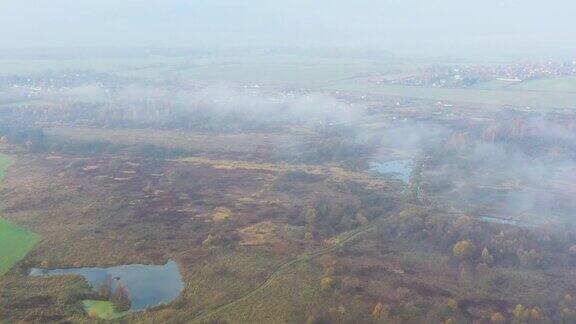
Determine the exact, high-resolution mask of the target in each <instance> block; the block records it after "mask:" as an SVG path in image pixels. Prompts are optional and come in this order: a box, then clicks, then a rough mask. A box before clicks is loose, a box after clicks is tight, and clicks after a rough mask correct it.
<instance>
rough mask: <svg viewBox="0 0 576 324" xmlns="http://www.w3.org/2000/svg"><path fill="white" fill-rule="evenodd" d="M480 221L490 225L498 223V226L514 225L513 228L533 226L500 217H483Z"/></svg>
mask: <svg viewBox="0 0 576 324" xmlns="http://www.w3.org/2000/svg"><path fill="white" fill-rule="evenodd" d="M480 219H481V220H482V221H484V222H488V223H497V224H504V225H513V226H531V224H530V223H528V222H524V221H520V220H516V219H505V218H498V217H490V216H482V217H480Z"/></svg>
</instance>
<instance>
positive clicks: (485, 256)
mask: <svg viewBox="0 0 576 324" xmlns="http://www.w3.org/2000/svg"><path fill="white" fill-rule="evenodd" d="M481 259H482V262H484V263H486V264H487V265H490V264H492V262H494V257H493V256H492V254H490V251H488V249H487V248H484V250H482V256H481Z"/></svg>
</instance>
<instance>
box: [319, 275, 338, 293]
mask: <svg viewBox="0 0 576 324" xmlns="http://www.w3.org/2000/svg"><path fill="white" fill-rule="evenodd" d="M334 285H335V281H334V279H333V278H332V277H324V278H322V279H320V289H321V290H322V291H329V290H331V289H332V288H334Z"/></svg>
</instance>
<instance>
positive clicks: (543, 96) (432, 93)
mask: <svg viewBox="0 0 576 324" xmlns="http://www.w3.org/2000/svg"><path fill="white" fill-rule="evenodd" d="M324 89H326V90H344V91H352V92H363V93H371V94H376V95H383V96H391V97H403V98H413V99H424V100H438V101H444V100H445V101H451V102H463V103H476V104H485V105H511V106H530V107H533V108H576V92H560V91H534V90H523V89H517V90H516V89H514V90H513V89H511V88H505V89H473V88H468V89H466V88H454V89H452V88H429V87H417V86H403V85H383V84H381V85H377V84H361V83H352V82H349V81H346V82H338V83H333V84H331V85H329V86H326V87H324Z"/></svg>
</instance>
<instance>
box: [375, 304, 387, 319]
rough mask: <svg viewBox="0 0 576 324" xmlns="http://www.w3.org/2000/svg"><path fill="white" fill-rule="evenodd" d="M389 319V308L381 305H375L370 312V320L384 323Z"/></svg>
mask: <svg viewBox="0 0 576 324" xmlns="http://www.w3.org/2000/svg"><path fill="white" fill-rule="evenodd" d="M389 317H390V307H389V306H387V305H384V304H382V303H378V304H376V306H374V310H373V311H372V318H374V319H375V320H377V321H385V320H387V319H388V318H389Z"/></svg>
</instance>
